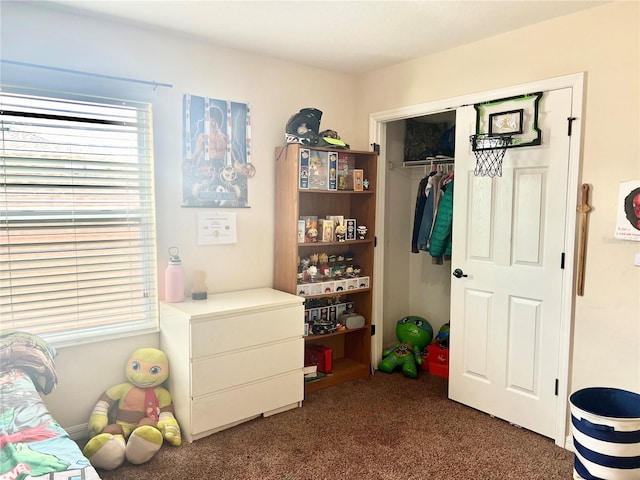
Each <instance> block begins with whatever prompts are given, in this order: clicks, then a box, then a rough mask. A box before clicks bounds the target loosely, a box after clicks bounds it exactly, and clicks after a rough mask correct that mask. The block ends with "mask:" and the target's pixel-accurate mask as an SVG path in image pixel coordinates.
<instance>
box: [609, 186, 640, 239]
mask: <svg viewBox="0 0 640 480" xmlns="http://www.w3.org/2000/svg"><path fill="white" fill-rule="evenodd" d="M615 238H618V239H620V240H634V241H636V242H640V180H631V181H627V182H620V192H619V194H618V215H617V219H616V231H615Z"/></svg>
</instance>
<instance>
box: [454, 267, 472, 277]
mask: <svg viewBox="0 0 640 480" xmlns="http://www.w3.org/2000/svg"><path fill="white" fill-rule="evenodd" d="M452 275H453V276H454V277H456V278H462V277H468V276H469V275H467V274H466V273H464V272H463V271H462V270H460V269H459V268H456V269H455V270H454V271H453V274H452Z"/></svg>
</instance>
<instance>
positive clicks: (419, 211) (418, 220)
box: [411, 172, 436, 253]
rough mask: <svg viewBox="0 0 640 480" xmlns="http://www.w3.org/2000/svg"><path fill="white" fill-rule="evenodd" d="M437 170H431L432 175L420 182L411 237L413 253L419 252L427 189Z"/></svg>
mask: <svg viewBox="0 0 640 480" xmlns="http://www.w3.org/2000/svg"><path fill="white" fill-rule="evenodd" d="M435 173H436V172H431V174H430V175H428V176H426V177H424V178H423V179H422V180H420V183H419V184H418V195H417V196H416V210H415V212H414V216H413V235H412V237H411V253H419V252H420V250H419V249H418V236H419V235H420V226H421V225H422V217H423V215H424V207H425V204H426V202H427V195H426V189H427V185H428V183H429V179H430V178H431V177H432V176H433V175H435Z"/></svg>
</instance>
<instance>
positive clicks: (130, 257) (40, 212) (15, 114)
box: [0, 91, 158, 343]
mask: <svg viewBox="0 0 640 480" xmlns="http://www.w3.org/2000/svg"><path fill="white" fill-rule="evenodd" d="M0 156H1V157H0V322H1V325H2V328H3V329H20V330H26V331H29V332H31V333H37V334H40V335H42V336H43V337H44V338H46V339H47V340H50V341H53V342H54V343H55V342H58V343H65V342H77V341H79V340H82V339H87V338H96V337H99V336H102V335H116V334H122V333H125V332H131V331H132V330H137V329H145V328H154V327H156V326H157V317H158V315H157V308H158V307H157V293H156V284H157V281H156V277H157V272H156V250H155V248H156V247H155V244H156V239H155V212H154V186H153V152H152V128H151V106H150V105H149V104H146V103H135V102H130V101H116V100H104V99H90V100H87V99H83V98H81V97H78V98H54V97H49V96H33V95H23V94H17V93H7V92H6V91H4V92H0Z"/></svg>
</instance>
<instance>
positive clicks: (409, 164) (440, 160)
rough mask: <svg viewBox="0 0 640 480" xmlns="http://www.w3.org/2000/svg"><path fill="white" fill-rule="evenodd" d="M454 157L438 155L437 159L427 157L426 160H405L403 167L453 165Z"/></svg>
mask: <svg viewBox="0 0 640 480" xmlns="http://www.w3.org/2000/svg"><path fill="white" fill-rule="evenodd" d="M454 160H455V158H454V157H447V156H446V155H438V156H435V157H427V158H425V159H424V160H405V161H404V162H402V166H403V167H424V166H425V165H443V164H447V163H453V162H454Z"/></svg>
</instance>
